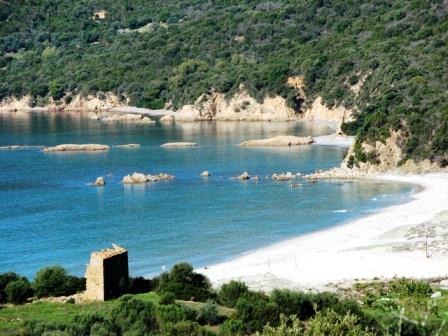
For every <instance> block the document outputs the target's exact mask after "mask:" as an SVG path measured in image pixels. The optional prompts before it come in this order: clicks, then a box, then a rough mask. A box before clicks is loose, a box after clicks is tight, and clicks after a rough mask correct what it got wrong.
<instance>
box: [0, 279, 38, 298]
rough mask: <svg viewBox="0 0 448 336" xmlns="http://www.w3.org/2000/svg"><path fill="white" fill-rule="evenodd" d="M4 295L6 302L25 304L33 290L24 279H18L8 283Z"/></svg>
mask: <svg viewBox="0 0 448 336" xmlns="http://www.w3.org/2000/svg"><path fill="white" fill-rule="evenodd" d="M5 294H6V298H7V301H8V302H10V303H14V304H20V303H24V302H26V300H27V299H28V298H29V297H30V296H32V294H33V290H32V288H31V285H30V283H29V281H28V280H27V279H26V278H20V279H18V280H14V281H11V282H9V283H8V285H7V286H6V288H5Z"/></svg>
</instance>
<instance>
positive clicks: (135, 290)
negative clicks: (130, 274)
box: [128, 276, 158, 294]
mask: <svg viewBox="0 0 448 336" xmlns="http://www.w3.org/2000/svg"><path fill="white" fill-rule="evenodd" d="M157 284H158V283H157V278H155V279H145V278H144V277H141V276H140V277H136V278H129V291H128V292H129V294H139V293H148V292H150V291H152V290H154V289H155V288H156V287H157Z"/></svg>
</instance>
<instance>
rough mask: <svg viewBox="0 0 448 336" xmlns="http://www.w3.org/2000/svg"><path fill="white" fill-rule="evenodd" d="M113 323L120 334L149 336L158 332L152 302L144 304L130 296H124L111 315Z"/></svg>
mask: <svg viewBox="0 0 448 336" xmlns="http://www.w3.org/2000/svg"><path fill="white" fill-rule="evenodd" d="M111 317H112V321H113V323H114V324H115V325H116V326H117V327H119V328H120V330H121V333H124V332H131V333H135V334H136V335H145V334H151V333H153V332H157V331H158V329H159V328H158V323H157V319H156V308H155V306H154V304H153V303H152V302H144V301H142V300H139V299H136V298H134V297H132V296H131V295H124V296H122V297H121V298H120V299H119V304H118V306H117V307H115V309H114V310H113V311H112V314H111Z"/></svg>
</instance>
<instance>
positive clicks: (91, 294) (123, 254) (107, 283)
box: [84, 244, 129, 301]
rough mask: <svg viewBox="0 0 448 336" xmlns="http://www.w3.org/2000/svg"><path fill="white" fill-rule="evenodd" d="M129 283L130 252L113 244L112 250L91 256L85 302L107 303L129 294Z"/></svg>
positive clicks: (97, 252)
mask: <svg viewBox="0 0 448 336" xmlns="http://www.w3.org/2000/svg"><path fill="white" fill-rule="evenodd" d="M128 282H129V270H128V251H127V250H126V249H124V248H122V247H120V246H117V245H114V244H112V248H109V249H105V250H101V251H95V252H92V254H91V255H90V263H89V265H87V269H86V287H87V289H86V291H85V294H84V300H87V301H106V300H110V299H115V298H117V297H119V296H121V295H123V294H126V293H127V290H128Z"/></svg>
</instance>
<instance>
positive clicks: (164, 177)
mask: <svg viewBox="0 0 448 336" xmlns="http://www.w3.org/2000/svg"><path fill="white" fill-rule="evenodd" d="M174 178H175V176H173V175H168V174H165V173H160V174H158V175H145V174H142V173H133V174H132V175H126V176H125V177H123V180H122V182H123V183H124V184H139V183H148V182H159V181H171V180H174Z"/></svg>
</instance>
